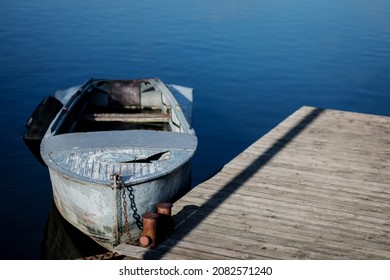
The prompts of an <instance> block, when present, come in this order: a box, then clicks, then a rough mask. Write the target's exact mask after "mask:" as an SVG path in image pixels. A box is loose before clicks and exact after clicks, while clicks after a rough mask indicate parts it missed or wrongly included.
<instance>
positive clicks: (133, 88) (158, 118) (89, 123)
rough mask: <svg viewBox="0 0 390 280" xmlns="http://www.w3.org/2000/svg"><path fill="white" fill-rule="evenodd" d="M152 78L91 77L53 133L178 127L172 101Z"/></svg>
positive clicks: (73, 99) (170, 128)
mask: <svg viewBox="0 0 390 280" xmlns="http://www.w3.org/2000/svg"><path fill="white" fill-rule="evenodd" d="M163 90H164V89H162V88H161V85H158V84H156V82H155V81H154V80H130V81H128V80H125V81H120V80H116V81H106V80H101V81H99V80H97V81H93V82H92V83H91V84H90V85H89V86H88V87H86V88H84V89H83V88H82V89H81V91H80V92H79V93H78V94H75V95H74V96H73V97H72V99H71V100H70V101H69V102H68V104H69V105H68V106H69V108H68V109H67V110H65V111H66V113H64V116H63V118H60V119H63V121H62V122H61V124H59V126H58V127H57V133H56V134H64V133H72V132H90V131H107V130H135V129H142V130H158V131H181V126H180V121H179V120H178V116H177V113H176V110H172V107H173V106H174V104H172V102H175V101H172V100H170V97H169V96H166V94H164V93H163Z"/></svg>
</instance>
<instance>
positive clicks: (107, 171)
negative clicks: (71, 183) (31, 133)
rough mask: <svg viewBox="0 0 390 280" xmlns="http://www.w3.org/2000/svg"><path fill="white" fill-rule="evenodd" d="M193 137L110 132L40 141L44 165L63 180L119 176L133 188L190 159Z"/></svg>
mask: <svg viewBox="0 0 390 280" xmlns="http://www.w3.org/2000/svg"><path fill="white" fill-rule="evenodd" d="M196 146H197V138H196V136H195V135H193V134H185V133H174V132H165V131H142V130H130V131H110V132H107V131H105V132H86V133H71V134H60V135H55V136H51V137H46V138H44V140H43V142H42V146H41V154H42V158H43V160H44V161H45V163H46V164H47V165H48V166H49V167H50V168H52V169H54V170H56V171H58V172H59V173H62V174H64V175H65V176H67V177H70V178H74V179H78V180H80V181H88V182H93V183H101V184H103V185H110V184H111V178H110V177H111V175H112V174H115V173H117V174H120V175H121V177H122V180H123V181H124V183H125V185H134V184H138V183H142V182H145V181H149V180H152V179H154V178H157V177H161V176H164V175H166V174H168V173H171V172H173V171H174V170H175V169H177V168H178V167H180V166H181V165H183V164H184V163H186V162H187V161H189V160H190V159H191V157H192V156H193V154H194V152H195V149H196Z"/></svg>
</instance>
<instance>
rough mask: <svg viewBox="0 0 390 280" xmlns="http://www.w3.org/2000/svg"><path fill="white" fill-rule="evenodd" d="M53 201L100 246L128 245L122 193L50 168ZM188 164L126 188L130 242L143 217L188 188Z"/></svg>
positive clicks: (139, 230)
mask: <svg viewBox="0 0 390 280" xmlns="http://www.w3.org/2000/svg"><path fill="white" fill-rule="evenodd" d="M49 172H50V178H51V181H52V186H53V196H54V202H55V205H56V207H57V209H58V210H59V212H60V213H61V215H62V216H63V217H64V218H65V219H66V220H67V221H68V222H69V223H71V224H72V225H73V226H75V227H76V228H78V229H79V230H80V231H82V232H83V233H84V234H86V235H88V236H90V237H91V238H92V239H94V240H95V241H96V242H97V243H99V244H100V245H101V246H103V247H105V248H107V249H108V250H112V249H113V247H114V246H116V245H117V244H119V243H120V242H128V236H127V232H126V229H125V224H124V215H123V205H124V204H123V193H122V192H123V190H122V189H113V188H111V187H110V186H107V185H101V184H93V183H90V182H82V181H78V180H75V179H72V178H69V177H66V176H64V175H63V174H60V173H58V172H56V171H55V170H53V169H49ZM190 181H191V163H190V162H187V163H186V164H184V165H183V166H181V167H180V168H178V169H177V170H175V171H174V172H172V173H170V174H167V175H165V176H163V177H161V178H157V179H155V180H152V181H148V182H144V183H141V184H138V185H134V186H127V187H126V188H125V198H126V205H127V213H128V225H129V229H130V234H131V238H132V242H134V241H136V240H137V239H138V238H139V236H140V234H141V232H142V214H144V213H147V212H154V211H155V209H156V205H157V204H158V203H160V202H173V201H174V200H175V199H177V198H178V197H179V196H180V195H183V194H184V193H186V192H187V191H188V190H189V188H190Z"/></svg>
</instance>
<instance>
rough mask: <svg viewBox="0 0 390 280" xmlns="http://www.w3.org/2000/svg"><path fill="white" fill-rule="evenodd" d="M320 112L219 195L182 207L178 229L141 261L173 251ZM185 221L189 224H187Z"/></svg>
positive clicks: (315, 114)
mask: <svg viewBox="0 0 390 280" xmlns="http://www.w3.org/2000/svg"><path fill="white" fill-rule="evenodd" d="M323 111H324V110H323V109H319V108H313V110H312V111H311V112H310V113H309V114H308V115H307V116H306V117H303V119H302V120H301V121H300V122H299V123H297V124H296V125H295V126H294V127H293V128H291V129H290V130H289V131H288V132H287V133H286V134H285V135H284V136H283V137H281V138H280V139H278V140H277V141H276V142H275V143H274V144H273V145H272V146H271V147H270V148H268V149H267V150H266V151H265V152H264V153H263V154H262V155H260V156H259V157H258V158H257V159H256V160H254V161H253V163H252V164H251V165H250V166H249V167H247V168H246V169H244V170H243V171H241V172H240V173H239V174H238V175H237V176H235V177H234V178H233V179H232V180H231V181H230V182H229V183H227V184H226V185H225V186H224V187H223V188H222V189H221V190H220V191H218V192H217V193H215V194H214V195H213V196H212V197H210V198H209V199H208V200H207V201H206V202H205V203H204V204H203V205H201V206H200V207H198V206H194V205H188V206H186V207H184V208H183V209H182V210H181V211H180V212H179V213H178V214H176V215H175V219H176V220H179V221H181V222H180V223H179V225H178V226H177V229H176V232H174V234H173V236H171V237H170V238H169V239H168V240H166V241H165V242H163V243H162V244H160V245H159V246H158V247H157V248H156V249H153V250H149V251H146V252H145V253H144V256H143V257H144V259H161V258H163V256H164V255H165V254H166V253H168V252H169V251H170V249H172V248H174V247H175V246H176V245H177V244H178V243H179V242H180V241H181V240H182V239H183V238H184V237H185V236H186V235H187V234H189V233H190V232H191V231H192V230H194V229H195V228H196V227H197V226H198V225H199V224H200V223H201V222H202V221H203V220H204V219H205V218H206V217H207V216H209V215H210V214H211V213H213V212H214V211H215V210H216V209H217V208H218V207H219V206H220V205H221V204H222V203H224V202H225V201H226V200H227V199H228V198H229V197H230V195H232V194H233V193H234V192H235V191H236V190H237V189H239V188H240V186H241V184H242V183H244V182H246V181H248V180H249V179H250V178H251V177H252V176H253V175H254V174H255V173H256V172H258V171H259V170H260V169H261V168H263V167H264V166H265V165H266V164H267V163H268V162H269V161H270V160H271V159H272V158H273V157H275V156H276V155H277V154H278V153H279V152H280V151H281V150H283V148H284V147H285V146H286V145H287V144H288V143H289V142H291V141H292V140H293V139H294V138H295V137H297V136H298V135H299V134H300V133H301V132H302V131H303V130H304V129H305V128H306V127H307V126H308V125H310V124H311V123H312V122H313V121H314V120H315V119H317V118H318V117H319V116H320V114H321V113H322V112H323ZM238 182H239V183H238ZM187 221H188V222H187Z"/></svg>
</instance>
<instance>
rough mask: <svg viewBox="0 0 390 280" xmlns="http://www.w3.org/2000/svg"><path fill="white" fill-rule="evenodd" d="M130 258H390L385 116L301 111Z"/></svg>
mask: <svg viewBox="0 0 390 280" xmlns="http://www.w3.org/2000/svg"><path fill="white" fill-rule="evenodd" d="M173 215H174V221H175V225H176V229H175V231H174V233H173V234H172V235H171V236H170V237H169V238H168V239H167V240H165V241H164V242H163V243H161V244H160V245H159V246H158V247H157V248H155V249H145V248H142V247H136V246H130V245H124V244H121V245H119V246H118V247H116V252H118V253H120V254H124V255H127V256H128V257H129V258H135V259H288V260H291V259H325V260H329V259H390V117H383V116H375V115H366V114H358V113H350V112H343V111H335V110H323V109H318V108H312V107H302V108H301V109H299V110H298V111H296V112H295V113H294V114H292V115H291V116H290V117H288V118H287V119H286V120H285V121H283V122H282V123H281V124H279V125H278V126H277V127H275V128H274V129H273V130H271V131H270V132H269V133H268V134H266V135H265V136H263V137H262V138H261V139H259V140H258V141H256V142H255V143H254V144H253V145H251V146H250V147H248V148H247V149H246V150H245V151H244V152H242V153H241V154H239V155H238V156H237V157H236V158H234V159H233V160H232V161H231V162H229V163H228V164H227V165H225V166H224V167H223V169H222V170H221V171H220V172H219V173H218V174H216V175H215V176H214V177H213V178H211V179H209V180H207V181H206V182H204V183H202V184H200V185H199V186H196V187H195V188H194V189H193V190H191V191H190V192H189V193H188V194H186V195H185V196H184V197H182V198H181V199H180V200H178V201H177V202H175V204H174V207H173Z"/></svg>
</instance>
